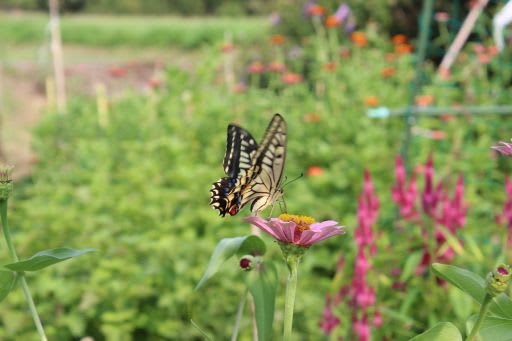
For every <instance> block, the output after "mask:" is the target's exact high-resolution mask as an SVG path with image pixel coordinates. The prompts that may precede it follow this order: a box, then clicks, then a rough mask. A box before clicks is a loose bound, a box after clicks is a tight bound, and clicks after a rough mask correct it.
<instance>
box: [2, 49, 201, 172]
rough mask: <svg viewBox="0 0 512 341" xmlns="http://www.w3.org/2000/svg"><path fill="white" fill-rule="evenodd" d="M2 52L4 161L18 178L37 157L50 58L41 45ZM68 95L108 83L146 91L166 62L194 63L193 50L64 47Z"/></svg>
mask: <svg viewBox="0 0 512 341" xmlns="http://www.w3.org/2000/svg"><path fill="white" fill-rule="evenodd" d="M3 51H6V53H2V54H3V56H2V55H0V161H2V162H5V163H7V164H10V165H14V166H15V172H14V177H15V178H20V177H23V176H26V175H28V174H30V169H31V165H33V163H34V162H35V160H36V159H37V158H36V156H35V155H34V153H33V151H32V149H31V131H32V129H33V127H34V126H35V125H36V124H37V122H38V120H39V119H40V118H41V116H42V115H43V114H44V112H45V109H46V107H47V105H48V101H47V94H46V79H47V78H48V77H49V76H51V74H52V68H51V58H50V56H49V53H48V51H47V49H46V48H45V47H44V46H43V47H38V46H9V47H4V48H3ZM63 54H64V61H65V62H64V64H65V74H66V90H67V96H68V98H69V97H71V96H76V95H94V94H95V93H96V89H97V86H98V84H103V85H104V86H105V88H106V92H107V94H108V96H109V97H115V96H116V94H119V93H122V92H124V91H126V90H130V91H145V90H147V88H148V87H149V86H152V85H153V86H154V85H155V82H156V83H157V82H158V80H159V74H160V73H161V72H162V70H163V68H164V66H165V65H168V64H174V65H177V66H180V67H184V68H190V67H192V66H193V65H192V63H193V60H194V59H195V57H196V56H194V52H193V51H192V52H190V51H186V52H184V51H182V50H172V49H169V50H163V49H140V48H137V49H130V48H118V49H115V50H112V49H101V48H86V47H81V46H64V51H63Z"/></svg>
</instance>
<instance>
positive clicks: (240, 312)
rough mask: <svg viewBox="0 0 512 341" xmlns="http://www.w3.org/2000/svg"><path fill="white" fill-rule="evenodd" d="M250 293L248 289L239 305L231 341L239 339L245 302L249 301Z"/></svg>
mask: <svg viewBox="0 0 512 341" xmlns="http://www.w3.org/2000/svg"><path fill="white" fill-rule="evenodd" d="M248 292H249V290H248V289H246V290H245V292H244V293H243V295H242V297H241V298H240V303H238V310H237V312H236V319H235V325H234V326H233V334H231V341H236V340H237V339H238V331H239V330H240V322H241V321H242V315H243V314H244V308H245V301H246V300H247V293H248Z"/></svg>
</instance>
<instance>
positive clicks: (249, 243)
mask: <svg viewBox="0 0 512 341" xmlns="http://www.w3.org/2000/svg"><path fill="white" fill-rule="evenodd" d="M253 252H254V254H260V255H263V254H264V253H265V243H264V242H263V241H262V240H261V239H260V238H259V237H257V236H246V237H233V238H224V239H222V240H221V241H220V242H219V243H218V244H217V246H216V247H215V251H213V254H212V257H211V258H210V262H209V263H208V267H207V268H206V271H205V273H204V275H203V277H201V280H200V281H199V283H197V286H196V290H197V289H199V288H200V287H201V286H202V285H203V284H204V283H206V281H207V280H208V279H209V278H210V277H212V276H213V275H214V274H215V273H216V272H218V271H219V270H220V269H221V266H222V264H224V263H225V262H226V261H227V260H228V259H229V258H231V257H232V256H234V255H235V254H237V255H239V256H244V255H247V254H253Z"/></svg>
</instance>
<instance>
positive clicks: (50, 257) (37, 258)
mask: <svg viewBox="0 0 512 341" xmlns="http://www.w3.org/2000/svg"><path fill="white" fill-rule="evenodd" d="M92 251H94V249H83V250H73V249H71V248H69V247H61V248H58V249H51V250H45V251H41V252H38V253H36V254H35V255H33V256H32V257H30V258H29V259H27V260H22V261H19V262H16V263H11V264H7V265H5V267H6V268H7V269H10V270H13V271H18V272H21V271H37V270H41V269H43V268H46V267H47V266H50V265H53V264H55V263H59V262H62V261H65V260H66V259H70V258H73V257H77V256H80V255H83V254H84V253H88V252H92Z"/></svg>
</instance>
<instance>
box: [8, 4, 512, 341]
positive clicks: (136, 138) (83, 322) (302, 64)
mask: <svg viewBox="0 0 512 341" xmlns="http://www.w3.org/2000/svg"><path fill="white" fill-rule="evenodd" d="M506 4H507V1H504V0H503V1H501V0H494V1H465V0H464V1H463V0H455V1H441V0H438V1H431V0H425V1H412V0H379V1H371V2H370V1H362V0H348V1H343V2H340V1H335V0H325V1H323V0H318V1H289V0H278V1H266V0H244V1H236V0H225V1H222V0H187V1H185V0H176V1H161V0H124V1H120V0H59V1H51V3H50V2H48V1H47V0H3V1H2V2H1V3H0V160H2V161H3V162H5V163H8V164H12V165H14V166H15V174H14V175H15V180H16V182H15V190H14V195H13V198H12V200H10V206H11V207H10V219H11V224H12V230H13V233H14V239H15V244H16V245H17V249H18V254H19V255H20V257H21V258H26V257H29V256H30V255H32V254H34V253H35V252H37V251H39V250H42V249H48V248H52V247H59V246H69V247H74V248H85V247H93V248H95V249H96V252H95V253H93V254H88V255H85V256H82V257H80V258H77V259H75V260H70V261H67V262H64V263H62V264H59V265H58V266H55V267H52V268H48V269H45V270H44V271H42V272H40V273H37V274H34V275H31V274H29V276H28V282H29V285H30V287H31V290H32V293H33V295H34V296H35V301H36V305H37V307H38V309H39V312H40V315H41V317H42V320H43V324H44V325H45V328H46V330H47V334H48V337H49V339H50V340H91V338H92V339H93V340H201V339H203V336H202V335H201V333H200V332H199V331H198V330H197V329H196V328H194V327H193V326H192V324H191V323H190V319H191V318H193V319H194V321H196V323H197V324H198V325H200V326H201V328H203V329H204V330H205V331H207V332H208V333H209V334H210V335H214V336H216V338H218V339H227V338H228V337H229V336H230V333H231V329H232V325H233V321H234V316H235V313H236V309H237V304H238V300H239V297H240V295H242V293H243V292H244V285H243V281H242V277H243V274H242V273H241V271H240V270H239V269H238V267H237V264H236V261H235V260H232V261H231V263H228V266H227V268H226V269H224V270H223V271H222V272H221V273H219V274H217V275H216V277H214V278H213V279H212V281H211V282H210V283H208V285H207V286H205V287H204V288H202V289H201V290H200V291H198V292H194V287H195V285H196V283H197V282H198V281H199V279H200V277H201V275H202V273H203V272H204V270H205V268H206V265H207V263H208V259H209V257H210V254H211V253H212V251H213V249H214V247H215V245H216V244H217V242H218V241H219V240H220V239H222V238H226V237H233V236H237V235H243V234H248V233H250V226H249V225H248V224H247V223H245V222H244V221H243V217H245V216H246V215H248V214H249V210H248V209H247V208H246V209H245V210H244V211H242V212H241V213H240V214H238V215H237V216H235V217H226V218H221V217H218V215H217V212H216V211H214V210H212V209H211V208H210V207H209V205H208V202H209V195H210V193H209V189H210V186H211V184H212V183H213V182H214V181H216V180H217V179H218V178H220V177H221V176H223V168H222V160H223V156H224V150H225V144H226V127H227V125H228V124H229V123H231V122H235V123H237V124H240V125H241V126H243V127H244V128H246V129H247V130H249V131H250V132H251V133H252V135H253V136H254V137H255V139H256V140H258V141H259V140H260V139H261V138H262V136H263V134H264V130H265V128H266V126H267V124H268V122H269V121H270V119H271V117H272V116H273V114H274V113H276V112H278V113H281V114H282V115H283V116H284V118H285V119H286V121H287V123H288V128H289V135H288V151H287V161H286V162H287V165H286V175H287V176H288V178H290V179H292V178H295V177H297V176H299V175H300V174H304V176H303V177H302V178H300V179H299V180H297V181H295V182H294V183H293V184H290V185H289V186H287V187H286V191H285V198H286V203H287V206H288V209H289V211H290V212H291V213H298V214H306V215H310V216H313V217H315V218H316V219H317V220H326V219H335V220H337V221H339V222H340V223H342V224H343V225H347V226H349V227H350V229H349V233H348V234H347V235H345V236H343V237H340V238H333V239H330V240H329V241H326V242H324V243H322V244H319V245H317V246H315V247H314V248H312V250H310V252H309V253H308V256H307V257H306V258H305V259H304V262H303V264H301V275H300V276H301V278H300V281H299V288H298V293H299V294H298V295H299V296H298V298H297V303H296V315H295V320H294V322H295V324H294V327H295V329H294V330H295V333H296V337H295V339H296V340H321V339H325V340H337V339H339V338H340V337H345V340H363V338H362V336H361V335H360V334H358V333H359V331H358V329H357V328H355V329H354V326H355V325H356V323H360V324H364V326H365V327H366V328H368V329H369V330H370V334H371V340H407V339H409V338H410V337H412V336H414V335H416V334H417V333H419V332H421V331H423V330H425V329H426V328H428V327H429V326H432V325H433V324H434V323H436V322H438V321H444V320H455V321H460V324H461V325H462V324H463V321H464V318H466V317H467V316H468V314H469V313H471V312H474V311H476V310H475V309H476V308H477V305H475V303H474V302H472V301H471V300H470V299H467V298H466V297H465V296H463V295H462V294H461V293H460V292H458V291H457V289H454V288H448V287H447V286H443V285H439V288H435V289H434V288H433V284H432V283H435V282H432V281H431V280H430V279H431V277H432V275H430V277H429V275H428V274H426V272H428V269H427V270H425V268H428V264H429V263H430V262H432V261H436V260H437V261H443V262H445V263H447V262H448V263H452V264H454V265H458V266H465V267H468V268H470V269H471V270H473V271H476V272H479V273H481V274H482V275H483V274H485V273H486V272H487V271H488V269H490V267H492V266H493V265H494V263H495V262H496V260H497V259H501V260H507V254H506V252H503V251H504V250H506V248H507V246H508V245H509V244H508V243H509V242H510V240H509V237H508V236H509V233H508V227H507V226H508V225H510V224H508V220H507V219H510V216H511V215H506V214H504V213H507V214H508V211H505V212H504V213H503V211H502V207H503V205H504V203H506V202H508V201H507V200H510V198H509V197H508V196H512V191H509V193H508V194H507V192H506V191H505V178H506V175H507V174H509V173H510V162H508V161H507V160H506V159H504V158H502V157H497V155H496V154H495V153H494V152H493V151H491V149H490V146H492V145H493V144H497V143H498V142H499V141H508V140H509V139H510V138H511V137H512V121H511V119H510V116H509V115H510V114H511V113H512V107H511V106H510V104H511V103H510V98H512V93H511V90H512V88H511V84H512V83H511V81H512V64H511V61H510V56H511V53H510V52H511V50H510V43H509V39H508V36H509V34H508V31H507V28H506V26H505V25H502V26H497V24H496V21H494V22H493V18H496V16H497V15H498V14H499V13H500V11H502V10H503V9H504V8H505V5H506ZM50 5H51V6H50ZM55 6H58V8H57V7H55ZM471 17H472V18H473V19H471ZM467 18H469V19H467ZM467 20H469V21H467ZM465 23H466V24H465ZM464 25H466V26H465V28H464ZM499 29H501V30H499ZM461 31H462V33H461ZM497 31H498V33H495V32H497ZM493 34H494V36H493ZM458 35H459V38H458V39H459V40H458V41H459V43H460V44H459V45H460V49H457V44H455V45H453V44H454V41H457V39H456V37H457V36H458ZM500 39H501V44H503V46H502V45H500ZM450 47H452V48H451V53H450V54H449V58H448V60H444V61H443V58H446V56H447V53H448V51H450ZM450 58H451V59H450ZM442 63H444V64H442ZM397 155H401V156H402V158H403V161H404V163H405V167H406V168H407V170H408V173H409V175H411V174H413V176H414V177H416V179H417V182H418V191H420V192H421V191H425V190H426V188H425V187H424V175H425V169H426V168H428V166H425V164H426V162H427V159H428V157H429V155H431V156H432V158H433V162H434V169H435V183H436V185H437V184H440V185H439V188H440V193H441V192H442V193H443V195H442V196H441V197H442V198H444V199H446V200H445V201H443V200H444V199H440V204H439V205H440V206H439V210H440V212H444V209H445V208H446V207H449V205H450V203H451V201H449V200H451V198H452V193H453V191H454V188H455V185H456V181H457V177H458V176H459V175H462V176H463V180H464V182H463V184H464V188H463V191H464V205H463V209H462V208H461V207H462V206H461V207H459V211H457V212H458V214H459V215H462V216H461V217H459V218H460V219H462V220H461V223H460V224H456V225H457V226H456V227H453V226H451V225H450V226H448V225H449V223H446V222H445V221H444V220H442V219H439V220H437V219H434V221H430V223H425V222H426V221H427V220H422V222H418V221H417V220H410V219H408V218H409V217H405V218H404V216H403V215H401V214H400V213H399V211H400V208H401V207H400V204H401V203H400V202H398V203H397V200H396V198H394V197H392V194H391V189H392V187H393V186H394V183H395V157H396V156H397ZM365 169H366V170H367V171H368V172H369V174H371V176H372V179H373V184H374V188H375V191H376V194H377V196H378V197H379V201H380V209H379V217H378V220H377V222H376V223H375V224H374V225H373V233H374V235H375V236H376V237H375V238H376V242H375V248H374V250H372V252H370V253H368V254H367V255H366V256H367V257H368V263H369V264H370V268H369V270H368V271H367V273H366V274H365V276H366V277H365V281H367V282H365V283H367V284H366V285H367V286H366V287H365V288H369V291H368V292H370V293H371V295H370V297H371V299H373V301H372V300H371V299H370V302H369V303H368V304H366V305H363V306H364V307H361V306H360V305H359V306H358V304H357V303H354V302H355V301H354V299H353V297H351V295H353V291H351V289H350V288H353V287H354V276H355V275H354V272H355V271H354V264H355V262H356V255H357V254H358V251H359V249H358V247H359V246H358V245H357V243H355V241H354V231H355V230H356V229H357V228H358V226H360V225H358V196H359V193H360V192H361V191H362V190H363V174H364V171H365ZM413 192H414V191H413ZM443 203H445V204H446V205H448V206H443V205H444V204H443ZM402 204H403V203H402ZM414 205H416V206H417V207H418V209H419V210H420V211H421V203H420V202H419V201H418V202H417V203H416V204H414ZM414 205H413V206H414ZM265 214H267V215H268V214H269V213H264V216H265ZM440 214H441V213H440ZM406 218H407V219H406ZM425 224H427V225H428V224H430V225H432V226H434V225H435V226H437V225H436V224H438V225H443V224H444V225H443V226H445V227H446V228H445V230H446V229H448V230H449V231H451V234H450V235H449V236H446V235H443V233H447V232H446V231H445V230H443V229H441V230H439V231H441V232H439V233H440V235H439V234H437V232H436V243H437V244H436V247H437V249H436V250H437V251H436V253H435V254H428V253H427V252H426V250H425V245H424V242H423V240H424V235H422V232H421V231H423V229H424V228H425ZM447 224H448V225H447ZM430 225H429V226H430ZM264 238H266V237H264ZM266 240H268V241H269V244H268V245H269V248H270V250H269V255H268V257H270V258H272V259H276V260H279V257H280V251H279V249H278V248H277V247H276V246H275V245H274V244H272V243H271V240H270V239H266ZM0 245H2V247H1V248H0V260H2V261H4V262H8V256H7V251H6V248H5V247H4V244H0ZM280 274H281V275H282V276H281V277H280V281H281V283H284V281H285V274H286V269H285V268H284V267H283V268H280ZM426 293H428V294H426ZM278 294H279V295H280V296H279V297H278V300H277V305H276V322H275V325H274V330H275V339H278V338H279V335H280V326H281V322H282V307H283V299H282V297H283V292H282V291H280V292H279V293H278ZM335 298H336V299H335ZM446 300H449V302H450V303H451V306H453V307H454V308H453V309H451V308H450V307H449V305H443V304H441V305H436V304H435V302H445V301H446ZM429 302H430V303H429ZM431 302H434V303H431ZM249 315H250V312H249V311H247V312H246V316H245V317H244V319H243V322H242V331H241V335H240V338H239V339H240V340H250V339H251V335H252V334H251V323H252V322H251V319H250V316H249ZM379 319H380V320H379ZM360 324H359V325H360ZM36 338H37V334H36V332H35V329H34V327H33V325H32V320H31V317H30V315H29V314H28V312H27V309H26V303H25V301H24V298H23V295H22V293H21V290H19V288H18V289H17V290H15V291H14V292H13V293H11V295H9V296H8V297H7V299H6V300H5V301H3V302H2V303H1V309H0V339H2V340H32V339H36Z"/></svg>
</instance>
